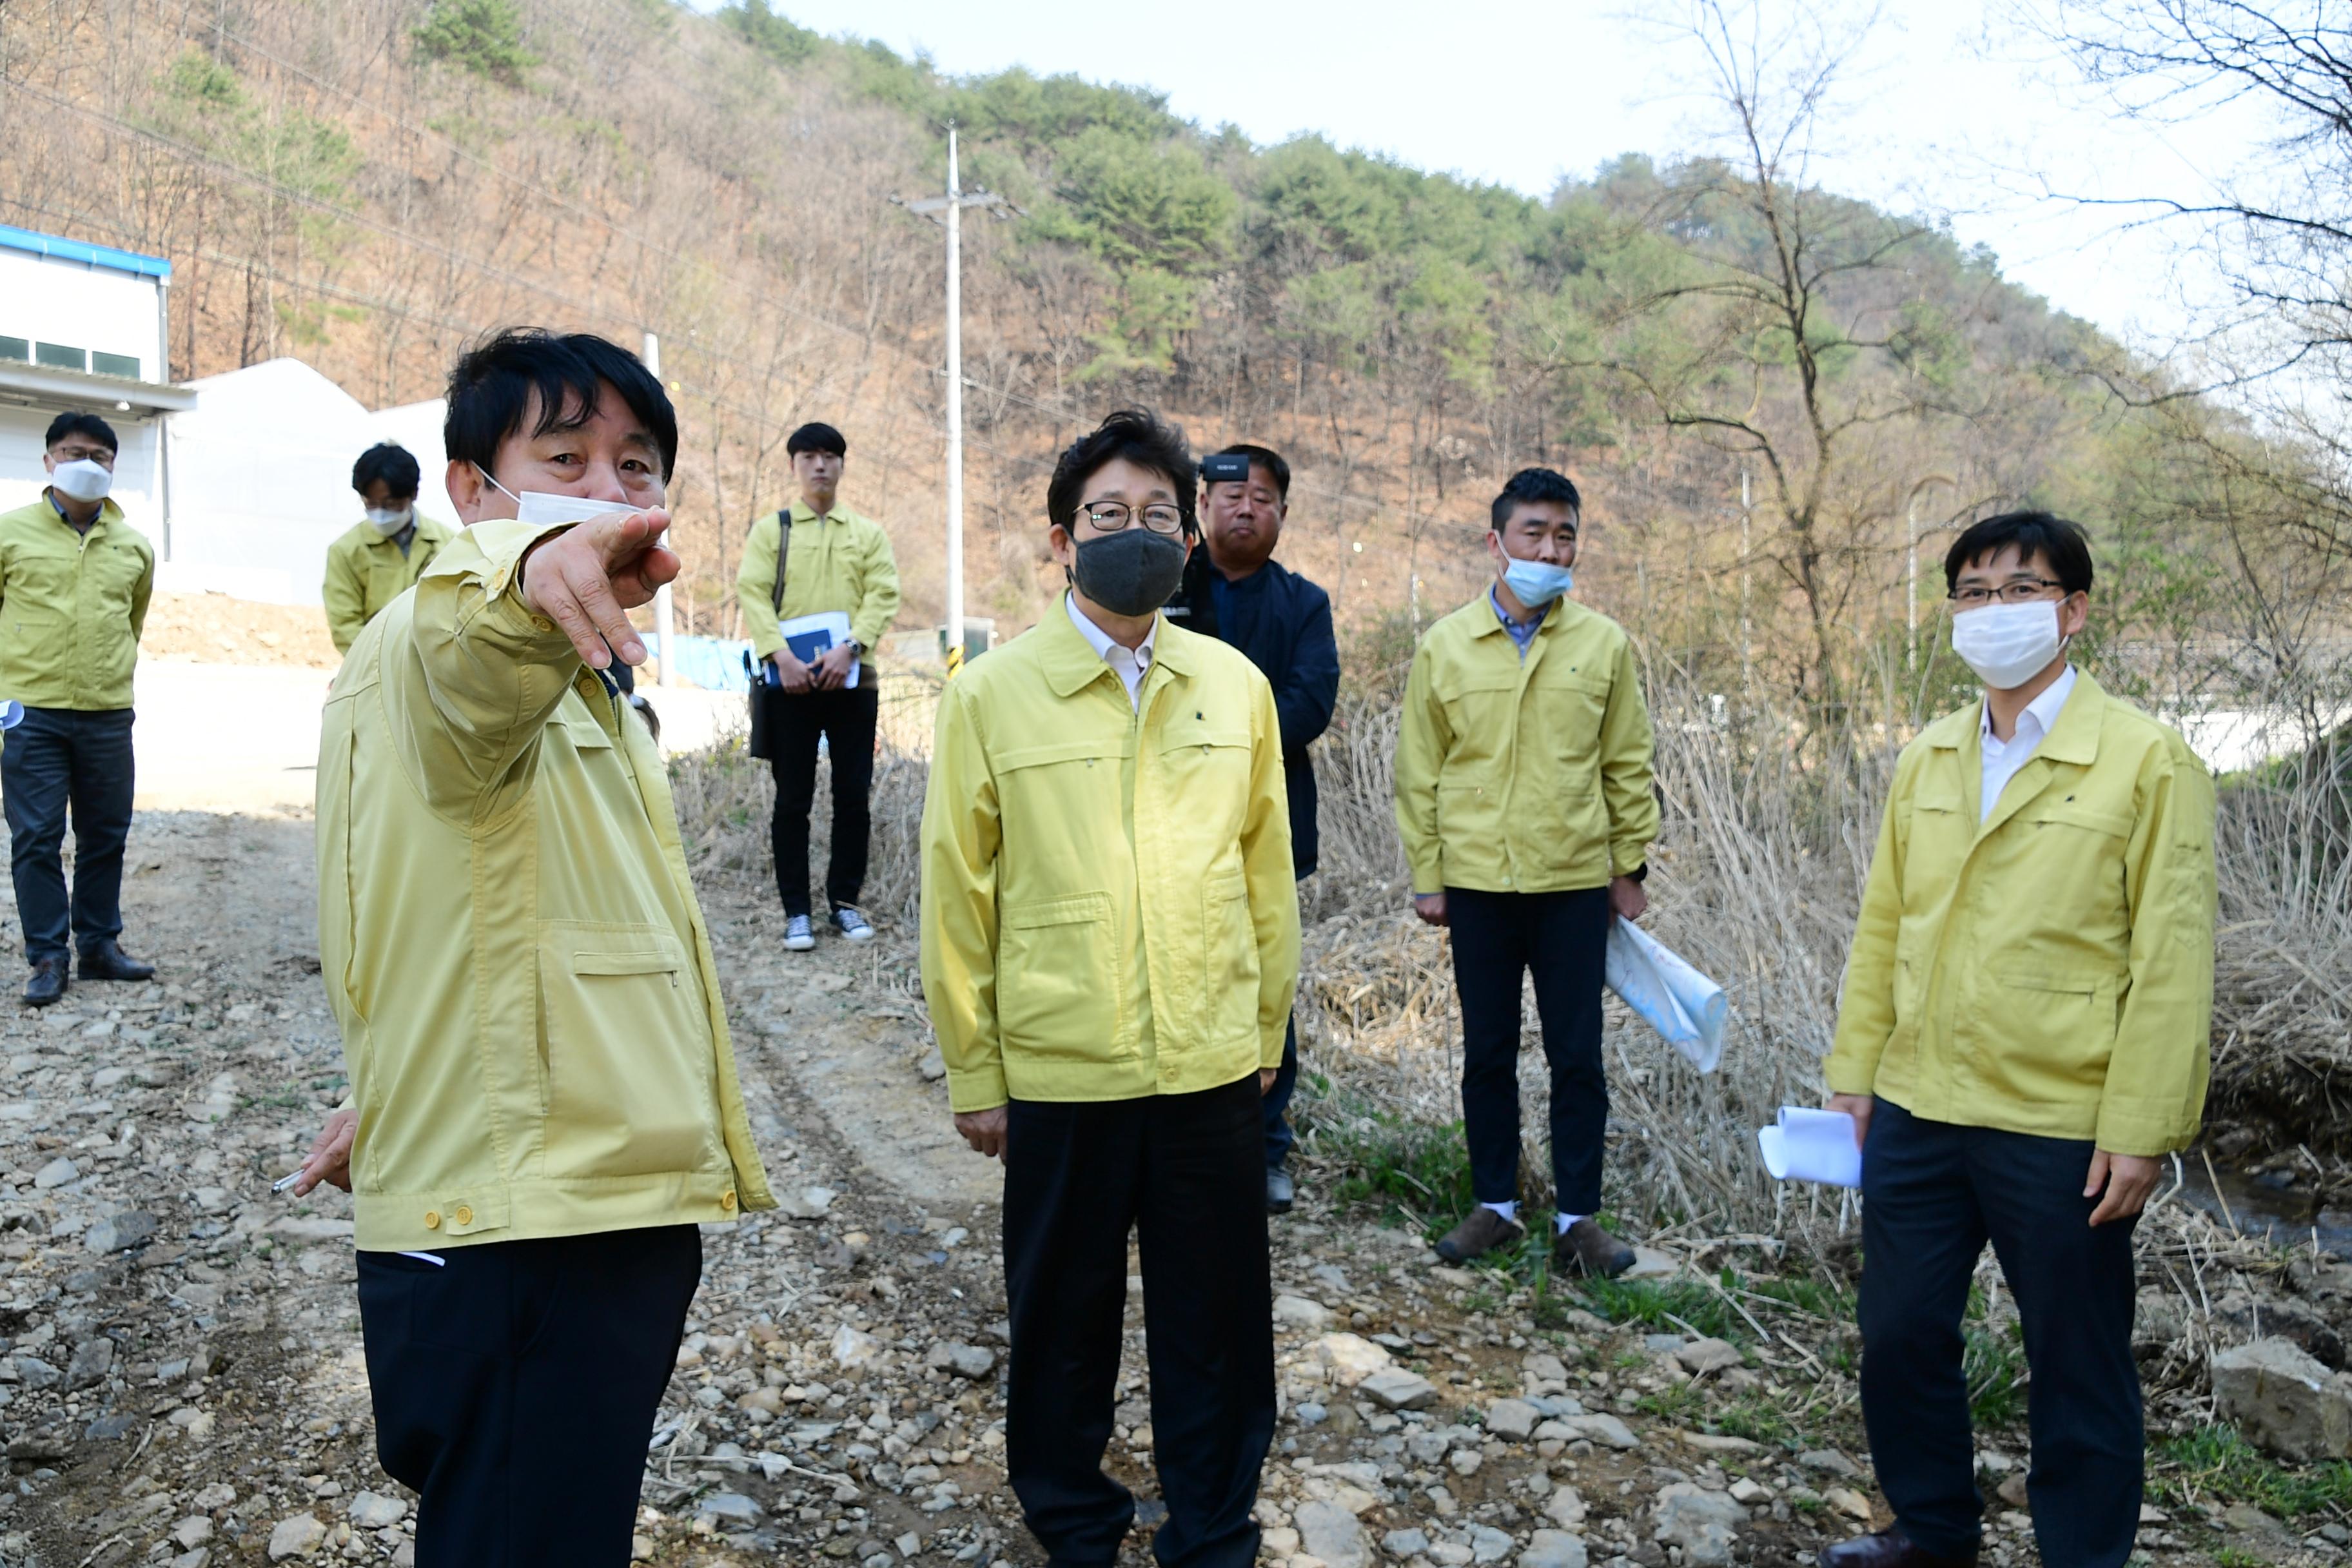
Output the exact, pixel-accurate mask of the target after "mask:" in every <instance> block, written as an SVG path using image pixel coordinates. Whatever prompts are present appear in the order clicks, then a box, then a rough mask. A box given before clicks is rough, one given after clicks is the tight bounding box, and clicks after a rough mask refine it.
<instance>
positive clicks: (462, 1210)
mask: <svg viewBox="0 0 2352 1568" xmlns="http://www.w3.org/2000/svg"><path fill="white" fill-rule="evenodd" d="M449 1217H450V1218H451V1219H454V1220H456V1221H457V1223H458V1224H459V1225H471V1224H473V1223H474V1211H473V1210H472V1209H470V1208H467V1206H466V1205H464V1204H459V1205H457V1213H456V1214H453V1215H450V1216H449Z"/></svg>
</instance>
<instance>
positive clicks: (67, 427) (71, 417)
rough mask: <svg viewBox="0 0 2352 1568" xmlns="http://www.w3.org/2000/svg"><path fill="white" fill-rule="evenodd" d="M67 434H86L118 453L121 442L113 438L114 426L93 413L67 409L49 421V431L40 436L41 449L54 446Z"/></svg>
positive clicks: (120, 448)
mask: <svg viewBox="0 0 2352 1568" xmlns="http://www.w3.org/2000/svg"><path fill="white" fill-rule="evenodd" d="M68 436H87V437H89V438H90V439H91V440H93V441H103V442H105V443H106V449H107V450H108V451H110V452H113V453H116V454H118V455H119V454H120V453H121V450H122V443H121V442H120V441H118V440H116V439H115V438H114V426H111V425H109V424H108V423H107V422H106V421H105V420H103V419H100V417H99V416H97V415H95V414H84V413H82V412H81V411H80V410H79V409H69V410H68V411H67V412H65V413H63V414H60V415H58V416H57V417H56V418H55V419H52V420H50V421H49V433H48V434H47V435H46V436H44V437H41V447H42V449H43V450H45V451H46V450H47V448H49V447H54V446H56V445H57V444H58V442H60V441H62V440H64V439H65V438H66V437H68Z"/></svg>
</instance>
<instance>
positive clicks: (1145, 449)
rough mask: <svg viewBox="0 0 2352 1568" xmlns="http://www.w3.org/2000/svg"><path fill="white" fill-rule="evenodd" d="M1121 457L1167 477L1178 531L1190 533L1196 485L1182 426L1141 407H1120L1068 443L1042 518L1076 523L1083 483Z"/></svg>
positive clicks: (1057, 465) (1047, 489) (1048, 487)
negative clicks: (1180, 517)
mask: <svg viewBox="0 0 2352 1568" xmlns="http://www.w3.org/2000/svg"><path fill="white" fill-rule="evenodd" d="M1120 458H1125V459H1126V460H1127V461H1129V462H1130V463H1133V464H1134V465H1135V466H1136V467H1137V468H1150V470H1151V471H1152V472H1153V473H1155V474H1158V475H1160V476H1161V477H1162V478H1164V479H1167V481H1168V483H1169V485H1170V487H1171V488H1172V489H1174V490H1175V492H1176V505H1177V507H1178V508H1179V509H1180V510H1182V512H1183V513H1184V531H1185V532H1187V533H1190V532H1192V531H1193V503H1194V501H1195V500H1196V499H1197V497H1198V496H1199V494H1200V488H1201V476H1200V473H1199V471H1198V470H1197V469H1195V468H1193V467H1192V447H1191V446H1190V445H1188V444H1187V443H1186V442H1185V440H1184V432H1183V431H1182V430H1181V429H1179V428H1177V427H1176V426H1173V425H1171V424H1169V423H1167V422H1166V421H1165V420H1163V419H1161V418H1160V416H1158V415H1156V414H1153V413H1150V411H1149V410H1146V409H1141V408H1121V409H1119V410H1118V411H1117V412H1115V413H1113V414H1112V415H1111V416H1109V417H1108V418H1107V419H1105V420H1104V421H1103V422H1102V423H1101V424H1100V425H1097V426H1095V427H1094V429H1093V430H1091V431H1090V432H1088V433H1087V434H1086V435H1084V436H1081V437H1078V438H1077V439H1076V440H1075V441H1073V442H1071V443H1070V449H1069V450H1068V451H1066V452H1065V453H1063V454H1062V458H1061V461H1059V462H1057V463H1055V465H1054V477H1053V479H1052V480H1051V481H1050V482H1048V483H1047V484H1046V486H1045V516H1046V519H1047V521H1053V522H1058V523H1060V524H1061V525H1062V526H1063V527H1064V528H1067V527H1069V526H1070V525H1071V524H1072V523H1074V522H1076V521H1077V517H1078V500H1079V498H1080V497H1081V496H1082V495H1083V494H1084V493H1085V490H1086V488H1087V480H1088V479H1092V478H1094V476H1095V474H1096V473H1097V471H1098V470H1099V469H1100V468H1102V467H1103V465H1105V464H1106V463H1114V462H1117V461H1118V460H1119V459H1120Z"/></svg>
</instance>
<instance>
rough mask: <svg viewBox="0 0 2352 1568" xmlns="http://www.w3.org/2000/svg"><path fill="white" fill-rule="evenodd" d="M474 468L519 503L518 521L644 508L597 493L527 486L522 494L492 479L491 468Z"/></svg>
mask: <svg viewBox="0 0 2352 1568" xmlns="http://www.w3.org/2000/svg"><path fill="white" fill-rule="evenodd" d="M474 472H476V473H478V474H479V475H481V476H482V478H483V479H488V480H489V484H490V488H491V489H494V490H496V491H498V492H499V494H500V495H502V496H504V497H506V498H507V499H508V500H511V501H512V502H514V503H515V521H517V522H528V523H531V524H533V525H540V524H545V523H551V522H588V521H593V520H594V519H596V518H600V517H603V516H604V515H605V514H606V513H608V512H615V511H643V510H646V509H645V508H643V507H635V506H631V505H630V504H629V503H628V502H626V501H619V500H597V499H596V498H595V497H593V496H563V495H557V494H556V493H555V492H554V491H552V490H525V491H523V492H522V494H520V495H517V494H515V493H514V491H512V490H510V489H507V488H506V486H504V485H502V484H500V483H499V481H498V480H496V479H490V471H489V470H488V468H484V467H482V465H481V464H479V463H476V464H475V465H474Z"/></svg>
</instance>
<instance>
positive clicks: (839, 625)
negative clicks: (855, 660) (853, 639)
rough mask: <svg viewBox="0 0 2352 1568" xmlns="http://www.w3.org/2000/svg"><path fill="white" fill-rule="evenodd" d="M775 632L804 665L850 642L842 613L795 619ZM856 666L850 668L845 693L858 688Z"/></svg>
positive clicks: (823, 612) (781, 623)
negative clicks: (840, 644) (839, 645)
mask: <svg viewBox="0 0 2352 1568" xmlns="http://www.w3.org/2000/svg"><path fill="white" fill-rule="evenodd" d="M776 631H777V633H778V634H779V635H781V636H782V637H783V639H784V646H785V647H789V648H791V649H792V650H793V658H796V659H799V660H800V661H801V662H802V663H803V664H814V663H815V662H816V661H817V660H818V659H820V658H824V656H825V655H826V654H827V653H828V652H830V651H832V649H833V647H834V646H835V644H837V643H845V642H847V641H848V640H849V616H848V614H847V612H845V611H842V610H820V611H818V612H817V613H816V614H815V615H814V616H793V618H792V619H791V620H789V621H778V622H777V623H776ZM857 671H858V666H857V665H855V664H853V665H851V666H850V667H849V674H848V677H847V678H846V679H844V680H843V681H842V683H841V688H842V689H843V690H845V691H855V690H856V689H857Z"/></svg>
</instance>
